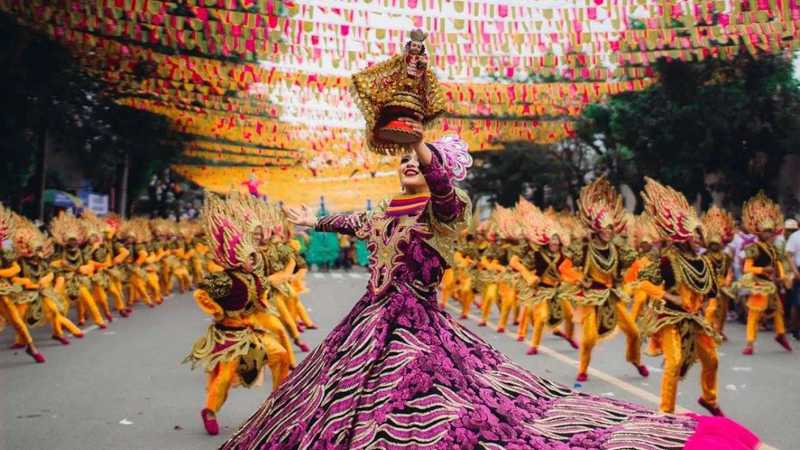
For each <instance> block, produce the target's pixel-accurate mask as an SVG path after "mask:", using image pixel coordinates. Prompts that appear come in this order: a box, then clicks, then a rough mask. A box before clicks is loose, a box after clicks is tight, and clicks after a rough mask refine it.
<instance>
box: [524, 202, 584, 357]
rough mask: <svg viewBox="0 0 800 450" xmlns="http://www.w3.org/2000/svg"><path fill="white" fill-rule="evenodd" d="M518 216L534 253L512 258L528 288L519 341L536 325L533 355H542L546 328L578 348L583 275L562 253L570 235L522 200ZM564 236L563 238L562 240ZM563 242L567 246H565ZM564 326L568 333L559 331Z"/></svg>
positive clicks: (531, 353) (532, 342) (531, 347)
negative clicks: (576, 317) (575, 304)
mask: <svg viewBox="0 0 800 450" xmlns="http://www.w3.org/2000/svg"><path fill="white" fill-rule="evenodd" d="M516 209H517V214H518V216H519V221H520V223H521V224H522V229H523V234H524V235H525V237H526V239H527V241H528V243H529V245H530V247H529V248H530V250H529V251H528V252H526V253H525V255H524V256H523V257H522V258H514V257H512V259H511V262H510V266H511V267H513V268H514V269H515V270H517V271H518V272H519V273H520V274H521V276H522V277H523V279H524V280H525V283H526V284H525V285H524V286H523V287H522V288H521V289H520V296H521V298H520V302H521V303H522V308H523V311H522V315H521V320H520V325H519V331H518V333H517V340H518V341H522V340H524V339H525V335H526V334H527V328H528V324H531V325H533V335H532V336H531V342H530V346H529V348H528V352H527V353H528V354H529V355H535V354H537V353H539V344H540V343H541V340H542V332H543V331H544V328H545V326H547V327H549V328H553V329H556V331H555V334H556V335H557V336H559V337H561V338H564V339H565V340H566V341H567V342H569V343H570V345H572V347H573V348H578V344H577V343H575V341H574V339H573V332H574V327H573V323H572V317H573V308H572V304H571V303H570V299H571V297H573V296H574V295H575V292H576V290H577V289H576V286H575V284H576V283H578V282H580V278H581V274H580V272H578V271H577V270H576V269H575V268H574V267H573V265H572V260H571V259H569V258H568V257H567V256H566V255H565V254H564V253H563V251H562V248H563V243H566V244H568V243H569V232H568V231H567V230H565V229H564V228H562V227H561V225H560V224H559V223H558V221H557V220H556V219H555V217H548V216H546V215H545V214H544V213H542V212H541V211H540V210H539V208H537V207H536V206H534V205H533V204H531V203H529V202H527V201H525V200H520V202H519V203H518V204H517V208H516ZM562 236H563V238H562ZM562 240H563V242H562ZM561 323H564V331H563V332H562V331H560V330H558V329H557V327H559V326H560V325H561Z"/></svg>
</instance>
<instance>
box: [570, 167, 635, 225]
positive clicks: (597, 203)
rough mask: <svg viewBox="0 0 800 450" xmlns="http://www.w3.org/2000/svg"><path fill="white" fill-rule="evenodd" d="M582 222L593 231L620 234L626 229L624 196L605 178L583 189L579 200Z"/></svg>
mask: <svg viewBox="0 0 800 450" xmlns="http://www.w3.org/2000/svg"><path fill="white" fill-rule="evenodd" d="M578 213H579V217H580V219H581V221H582V222H583V223H584V224H585V225H586V226H587V227H589V228H590V229H591V230H592V231H595V232H598V231H601V230H610V231H612V232H614V233H619V232H621V231H622V230H623V229H624V228H625V207H624V206H623V203H622V196H621V195H619V192H617V190H616V189H615V188H614V186H612V185H611V183H609V182H608V180H607V179H605V177H601V178H598V179H596V180H594V181H593V182H591V183H590V184H588V185H586V186H584V187H583V188H582V189H581V194H580V197H579V198H578Z"/></svg>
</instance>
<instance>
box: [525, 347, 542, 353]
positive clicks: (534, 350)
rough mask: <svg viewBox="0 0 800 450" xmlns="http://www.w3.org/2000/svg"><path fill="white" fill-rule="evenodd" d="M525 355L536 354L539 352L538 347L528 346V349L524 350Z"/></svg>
mask: <svg viewBox="0 0 800 450" xmlns="http://www.w3.org/2000/svg"><path fill="white" fill-rule="evenodd" d="M525 354H526V355H538V354H539V347H529V348H528V351H527V352H525Z"/></svg>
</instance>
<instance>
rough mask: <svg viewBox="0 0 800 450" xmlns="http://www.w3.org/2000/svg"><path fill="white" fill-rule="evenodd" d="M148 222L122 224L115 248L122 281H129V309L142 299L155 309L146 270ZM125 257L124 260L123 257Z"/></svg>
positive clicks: (125, 222) (139, 221)
mask: <svg viewBox="0 0 800 450" xmlns="http://www.w3.org/2000/svg"><path fill="white" fill-rule="evenodd" d="M147 231H148V230H147V222H146V221H144V220H143V219H132V220H127V221H124V222H122V223H121V224H120V225H119V230H118V231H117V236H118V238H117V243H116V246H115V248H114V251H115V254H116V256H115V257H114V258H115V259H117V258H118V257H119V259H117V260H118V261H119V268H120V270H121V272H122V279H123V280H126V281H127V286H128V289H127V290H128V302H127V305H126V307H127V309H128V310H129V311H132V309H131V307H132V306H133V305H134V304H135V303H136V302H137V301H139V300H140V299H141V300H142V301H143V302H144V304H145V305H147V306H149V307H150V308H153V307H155V304H154V300H153V296H152V295H151V293H150V290H149V289H148V281H147V272H146V271H145V269H144V264H145V261H146V260H147V257H148V254H147V249H146V245H145V239H146V236H145V235H146V232H147ZM121 255H124V258H123V257H122V256H121Z"/></svg>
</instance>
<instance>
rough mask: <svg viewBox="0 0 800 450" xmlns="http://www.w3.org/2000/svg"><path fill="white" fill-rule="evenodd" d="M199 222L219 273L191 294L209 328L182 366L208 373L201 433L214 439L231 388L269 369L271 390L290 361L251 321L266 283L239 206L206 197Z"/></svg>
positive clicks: (257, 381) (257, 378)
mask: <svg viewBox="0 0 800 450" xmlns="http://www.w3.org/2000/svg"><path fill="white" fill-rule="evenodd" d="M203 217H204V219H205V221H206V228H207V231H208V235H209V236H210V239H211V247H212V252H213V255H214V259H215V261H216V262H217V263H218V264H219V265H220V266H221V267H223V268H224V270H223V271H222V272H213V273H209V274H208V275H206V277H205V278H204V280H203V281H202V282H201V283H200V288H199V289H198V290H197V291H196V292H195V300H196V301H197V304H198V306H199V307H200V309H201V310H202V311H203V312H205V313H207V314H209V315H211V316H212V317H213V320H214V323H213V324H212V325H210V326H209V328H208V331H207V333H206V334H205V335H204V336H203V337H201V338H200V339H199V340H198V341H197V342H196V343H195V344H194V347H193V348H192V351H191V353H190V354H189V355H188V356H187V357H186V359H185V360H184V362H191V363H192V368H194V367H195V366H197V365H201V366H203V367H204V368H205V369H206V371H207V372H208V383H207V387H206V403H205V408H204V409H203V410H202V411H201V417H202V419H203V424H204V426H205V428H206V431H207V432H208V433H209V434H212V435H215V434H218V433H219V425H218V424H217V420H216V414H217V413H218V412H219V410H220V408H222V405H223V403H224V402H225V400H226V399H227V397H228V391H229V390H230V388H231V387H234V386H237V385H243V386H246V387H252V386H256V385H258V384H260V382H261V380H262V373H263V369H264V368H265V367H266V366H267V365H269V368H270V370H271V372H272V387H273V389H275V388H277V386H278V385H279V384H280V383H281V382H282V381H283V380H285V379H286V378H287V377H288V373H289V359H288V355H287V354H286V350H285V349H284V348H283V347H282V346H281V345H280V343H279V342H278V340H277V339H276V338H275V336H274V335H273V334H272V333H271V332H269V331H267V330H264V329H263V328H261V327H260V326H259V324H258V322H257V321H256V320H255V318H254V315H255V314H256V313H257V312H258V311H259V310H260V309H263V308H266V306H267V305H266V302H265V297H266V289H267V288H268V281H267V279H266V277H265V276H264V260H263V258H262V257H261V255H260V253H259V252H258V248H257V247H256V245H255V241H254V239H253V235H252V233H251V232H250V231H249V230H248V224H247V220H246V215H245V213H244V212H243V211H242V208H241V206H240V205H237V204H236V202H235V201H233V200H230V199H229V200H227V201H226V200H223V199H221V198H219V197H217V196H215V195H213V194H209V196H208V197H207V199H206V204H205V206H204V208H203Z"/></svg>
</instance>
